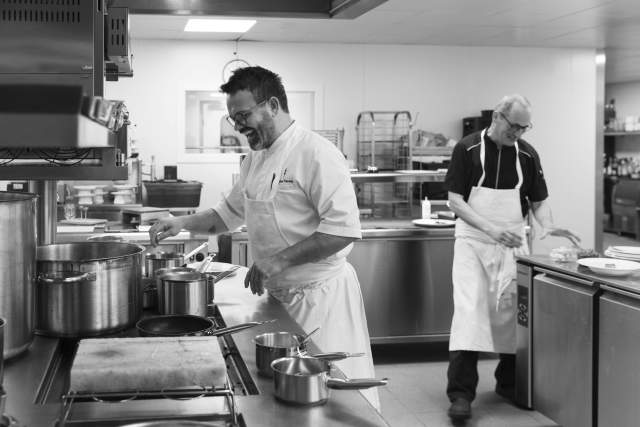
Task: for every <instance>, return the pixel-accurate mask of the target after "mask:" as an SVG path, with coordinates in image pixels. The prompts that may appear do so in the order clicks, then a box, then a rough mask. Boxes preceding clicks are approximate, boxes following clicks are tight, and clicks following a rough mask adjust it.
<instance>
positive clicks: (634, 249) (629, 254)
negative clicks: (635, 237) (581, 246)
mask: <svg viewBox="0 0 640 427" xmlns="http://www.w3.org/2000/svg"><path fill="white" fill-rule="evenodd" d="M604 255H605V256H608V257H611V258H617V259H626V260H629V261H640V246H609V247H608V248H607V249H606V250H605V251H604Z"/></svg>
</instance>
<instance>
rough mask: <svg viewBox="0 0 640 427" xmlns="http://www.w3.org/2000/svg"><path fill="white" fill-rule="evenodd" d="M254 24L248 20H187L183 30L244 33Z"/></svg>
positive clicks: (253, 21)
mask: <svg viewBox="0 0 640 427" xmlns="http://www.w3.org/2000/svg"><path fill="white" fill-rule="evenodd" d="M255 23H256V21H255V20H249V19H189V20H188V21H187V25H185V26H184V30H185V31H192V32H200V33H244V32H247V31H248V30H249V28H251V27H253V25H254V24H255Z"/></svg>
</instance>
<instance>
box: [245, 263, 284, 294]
mask: <svg viewBox="0 0 640 427" xmlns="http://www.w3.org/2000/svg"><path fill="white" fill-rule="evenodd" d="M282 270H284V268H283V267H281V266H280V262H278V260H277V258H276V257H269V258H267V259H263V260H261V261H258V262H255V263H254V264H253V265H252V266H251V268H250V269H249V272H248V273H247V275H246V276H245V278H244V287H245V288H248V287H251V293H253V294H258V295H262V294H263V293H264V284H265V283H266V282H267V281H268V280H269V279H270V278H272V277H273V276H275V275H277V274H279V273H281V272H282Z"/></svg>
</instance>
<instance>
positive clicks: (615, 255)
mask: <svg viewBox="0 0 640 427" xmlns="http://www.w3.org/2000/svg"><path fill="white" fill-rule="evenodd" d="M604 256H608V257H611V258H618V259H626V260H629V261H640V256H636V255H627V254H623V253H619V252H614V251H611V250H609V249H607V250H605V251H604Z"/></svg>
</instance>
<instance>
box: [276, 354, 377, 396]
mask: <svg viewBox="0 0 640 427" xmlns="http://www.w3.org/2000/svg"><path fill="white" fill-rule="evenodd" d="M271 369H273V385H274V388H275V390H274V394H275V397H276V399H278V400H280V401H282V402H285V403H290V404H293V405H304V406H311V405H322V404H324V403H326V402H327V400H328V399H329V392H330V389H337V390H359V389H365V388H371V387H379V386H383V385H386V384H387V381H388V380H387V378H382V379H375V378H360V379H347V380H343V379H340V378H332V377H331V376H330V370H331V362H330V360H327V359H324V358H318V357H300V356H292V357H282V358H280V359H276V360H274V361H273V362H272V363H271Z"/></svg>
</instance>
